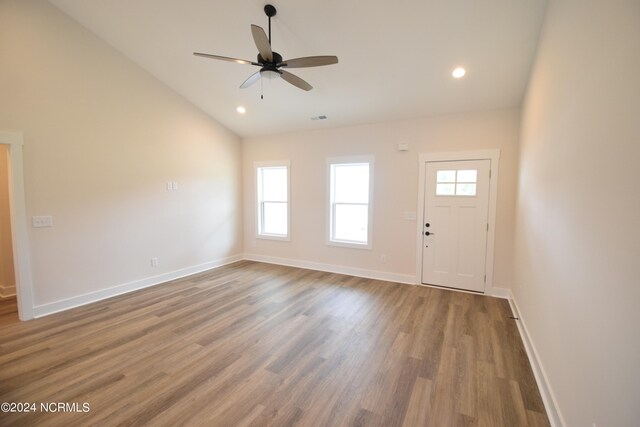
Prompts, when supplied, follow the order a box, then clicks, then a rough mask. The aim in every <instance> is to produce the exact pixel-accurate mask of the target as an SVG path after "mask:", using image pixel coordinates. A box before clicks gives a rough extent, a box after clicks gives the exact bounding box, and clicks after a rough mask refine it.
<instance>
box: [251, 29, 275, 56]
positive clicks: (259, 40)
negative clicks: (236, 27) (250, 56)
mask: <svg viewBox="0 0 640 427" xmlns="http://www.w3.org/2000/svg"><path fill="white" fill-rule="evenodd" d="M251 34H253V41H254V42H255V43H256V47H257V48H258V52H260V56H261V57H262V59H264V60H265V61H267V62H271V61H273V51H272V50H271V43H270V42H269V39H268V38H267V34H266V33H265V32H264V30H263V29H262V27H258V26H257V25H253V24H251Z"/></svg>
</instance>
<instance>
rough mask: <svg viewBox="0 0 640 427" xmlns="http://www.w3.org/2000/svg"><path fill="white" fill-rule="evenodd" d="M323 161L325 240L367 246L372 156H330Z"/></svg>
mask: <svg viewBox="0 0 640 427" xmlns="http://www.w3.org/2000/svg"><path fill="white" fill-rule="evenodd" d="M327 163H328V167H329V214H328V222H329V224H328V229H329V233H328V234H329V240H328V243H329V244H331V245H337V246H350V247H357V248H367V249H369V248H371V223H372V221H371V213H372V206H371V195H372V194H373V191H372V190H373V185H372V184H373V182H372V181H373V179H372V177H373V157H371V156H367V157H356V158H333V159H328V161H327Z"/></svg>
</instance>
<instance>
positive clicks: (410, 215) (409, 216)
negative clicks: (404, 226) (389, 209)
mask: <svg viewBox="0 0 640 427" xmlns="http://www.w3.org/2000/svg"><path fill="white" fill-rule="evenodd" d="M404 219H405V220H407V221H415V220H416V213H415V212H405V213H404Z"/></svg>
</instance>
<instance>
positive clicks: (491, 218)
mask: <svg viewBox="0 0 640 427" xmlns="http://www.w3.org/2000/svg"><path fill="white" fill-rule="evenodd" d="M461 160H490V161H491V166H490V171H491V180H490V181H489V215H488V217H487V221H488V222H489V232H488V233H487V257H486V260H485V272H486V275H487V280H486V282H485V287H484V294H485V295H493V294H494V288H493V257H494V248H495V230H496V202H497V200H498V171H499V164H500V150H478V151H451V152H442V153H420V154H419V156H418V162H419V163H418V206H417V208H416V213H417V219H418V221H416V229H417V232H416V284H417V285H421V284H422V249H423V248H422V230H423V228H422V224H423V223H424V190H425V182H424V180H425V170H426V166H425V163H427V162H449V161H452V162H456V161H461Z"/></svg>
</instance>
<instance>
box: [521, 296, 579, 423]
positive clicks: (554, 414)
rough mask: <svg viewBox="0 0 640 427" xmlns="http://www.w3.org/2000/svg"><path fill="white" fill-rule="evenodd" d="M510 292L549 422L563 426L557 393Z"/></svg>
mask: <svg viewBox="0 0 640 427" xmlns="http://www.w3.org/2000/svg"><path fill="white" fill-rule="evenodd" d="M509 294H510V298H509V305H510V306H511V311H512V312H513V316H514V317H517V318H518V319H519V320H517V321H516V323H517V325H518V331H519V332H520V336H521V337H522V342H523V343H524V348H525V350H526V352H527V356H528V357H529V363H530V364H531V369H533V375H534V377H535V378H536V383H537V384H538V389H539V390H540V395H541V396H542V401H543V403H544V407H545V410H546V411H547V417H548V418H549V423H550V424H551V427H563V426H565V425H566V424H565V423H564V419H563V417H562V414H561V413H560V409H559V407H558V404H557V401H556V398H555V395H554V394H553V390H552V389H551V385H550V384H549V381H548V379H547V374H546V373H545V370H544V367H543V366H542V363H541V362H540V358H539V357H538V352H537V351H536V346H535V345H534V344H533V340H532V339H531V336H530V335H529V331H528V330H527V324H526V322H525V320H524V319H523V318H522V314H521V312H520V309H518V303H517V302H516V300H515V298H514V296H513V293H511V291H509Z"/></svg>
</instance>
